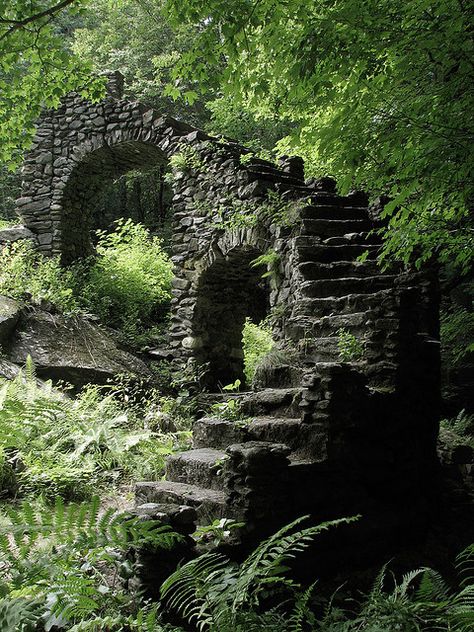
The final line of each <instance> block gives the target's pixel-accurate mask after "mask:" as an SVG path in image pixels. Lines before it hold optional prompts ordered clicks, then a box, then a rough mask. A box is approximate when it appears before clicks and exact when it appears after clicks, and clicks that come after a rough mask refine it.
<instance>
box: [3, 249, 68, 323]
mask: <svg viewBox="0 0 474 632" xmlns="http://www.w3.org/2000/svg"><path fill="white" fill-rule="evenodd" d="M74 284H75V278H74V274H73V273H72V271H70V270H65V269H63V268H62V267H61V265H60V262H59V258H58V257H51V258H45V257H44V256H43V255H41V253H39V252H38V250H36V249H35V248H34V246H33V244H31V243H30V242H29V241H27V240H20V241H17V242H14V243H13V244H11V245H9V246H5V247H4V248H3V249H2V250H1V251H0V294H5V295H7V296H10V297H12V298H15V299H18V300H21V301H28V302H32V303H34V304H37V305H39V304H41V303H42V302H47V303H50V304H52V305H54V306H55V307H56V308H57V309H58V310H60V311H63V312H67V313H74V312H76V311H77V310H78V309H79V302H78V300H77V298H76V297H75V296H74V293H73V289H72V288H73V286H74Z"/></svg>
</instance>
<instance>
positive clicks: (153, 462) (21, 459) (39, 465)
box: [0, 366, 189, 500]
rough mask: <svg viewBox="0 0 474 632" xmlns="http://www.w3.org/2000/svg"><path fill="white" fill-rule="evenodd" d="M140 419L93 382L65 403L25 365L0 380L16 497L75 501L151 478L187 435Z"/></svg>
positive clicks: (0, 425) (0, 426)
mask: <svg viewBox="0 0 474 632" xmlns="http://www.w3.org/2000/svg"><path fill="white" fill-rule="evenodd" d="M150 406H151V403H150ZM146 418H147V415H146V411H145V412H144V413H143V416H142V415H140V414H137V413H136V412H135V411H133V410H127V409H126V408H124V407H123V405H121V404H119V402H118V401H117V399H116V397H115V396H114V394H113V393H108V394H104V392H103V389H100V388H99V387H88V388H87V389H86V390H84V391H83V392H82V393H81V395H80V396H79V397H78V398H77V399H74V400H72V399H70V398H69V397H67V396H66V395H65V394H64V393H61V392H60V391H58V390H55V389H53V388H52V386H51V384H50V383H47V384H46V385H38V384H37V383H36V380H35V378H34V374H33V371H32V368H31V366H30V367H29V368H28V369H27V370H26V373H25V374H20V375H19V376H18V377H17V378H16V379H15V380H13V381H11V382H8V381H6V380H0V449H3V450H6V449H8V450H9V451H10V452H12V453H14V454H15V462H16V463H17V471H16V476H17V479H18V486H19V493H20V494H21V495H42V496H44V497H47V498H53V497H55V496H57V495H59V496H62V497H64V498H66V499H70V500H73V499H82V498H87V497H90V496H91V494H92V493H93V491H94V489H97V487H99V488H100V487H104V488H105V487H106V486H107V487H109V486H110V483H118V482H119V481H127V480H128V481H130V480H131V479H135V478H136V479H144V478H146V479H157V478H159V477H160V476H161V475H162V473H163V469H164V461H165V457H166V455H168V454H170V453H172V452H173V451H174V450H175V449H179V448H182V447H184V445H185V444H186V443H187V441H188V437H189V433H188V432H176V433H174V434H171V433H167V434H164V433H161V432H159V431H155V430H154V429H152V428H150V427H149V425H148V423H147V421H143V419H145V420H146Z"/></svg>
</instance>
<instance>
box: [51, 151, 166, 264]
mask: <svg viewBox="0 0 474 632" xmlns="http://www.w3.org/2000/svg"><path fill="white" fill-rule="evenodd" d="M165 162H166V157H165V155H164V153H163V152H162V151H160V150H159V149H158V148H157V147H156V145H154V144H152V143H149V142H148V143H145V142H143V141H140V140H137V141H124V142H118V143H116V144H113V145H108V144H106V145H102V146H100V147H99V148H98V149H95V150H93V151H91V152H90V153H88V154H86V156H85V157H84V159H83V160H82V161H81V162H80V163H79V164H78V165H77V166H76V167H75V168H74V169H73V170H72V171H71V173H70V175H69V178H68V180H67V184H66V187H65V189H64V191H63V195H62V198H61V200H60V204H59V205H60V207H61V217H60V222H59V228H58V232H59V233H60V236H61V242H60V248H61V259H62V261H63V262H65V263H69V262H71V261H73V260H75V259H77V258H80V257H84V256H87V255H88V254H91V252H92V245H91V240H90V232H91V227H92V219H93V218H92V211H93V208H94V205H95V201H96V198H97V196H98V194H99V193H100V191H101V190H102V189H103V188H104V187H105V186H106V184H107V183H108V182H109V181H110V180H111V179H112V178H117V177H119V176H121V175H123V174H125V173H127V172H128V171H130V170H132V169H134V170H140V171H144V170H148V169H151V168H153V167H154V166H156V165H160V164H164V163H165Z"/></svg>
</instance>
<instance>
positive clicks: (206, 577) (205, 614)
mask: <svg viewBox="0 0 474 632" xmlns="http://www.w3.org/2000/svg"><path fill="white" fill-rule="evenodd" d="M303 520H304V518H299V519H298V520H295V521H294V522H292V523H291V524H289V525H287V526H286V527H283V528H282V529H280V531H278V532H277V533H276V534H274V535H273V536H271V537H270V538H268V539H267V540H265V541H264V542H262V543H261V544H260V545H259V546H258V547H257V548H256V549H255V551H253V552H252V553H251V554H250V555H249V557H248V558H247V559H246V560H245V561H244V562H243V563H242V564H241V565H240V566H238V565H236V564H234V563H232V562H229V560H228V559H227V558H226V557H225V556H224V555H222V554H220V553H208V554H206V555H203V556H201V557H199V558H197V559H196V560H192V561H191V562H188V563H186V564H184V565H183V566H182V567H181V568H179V569H178V570H177V571H176V572H175V573H173V574H172V575H171V576H170V577H169V578H168V579H167V580H166V581H165V583H164V584H163V586H162V588H161V594H162V599H163V601H164V603H165V604H166V605H167V607H168V608H170V609H171V610H176V611H178V612H179V613H180V614H181V616H182V617H183V618H184V619H185V620H186V621H188V622H190V623H194V624H195V625H196V627H197V628H198V630H209V632H250V631H251V630H255V631H257V630H268V631H269V632H270V631H272V630H273V631H275V632H276V631H277V630H281V629H282V627H283V629H288V630H293V631H294V632H297V631H302V630H303V629H304V627H303V626H304V623H305V622H306V621H309V622H311V623H314V617H313V615H312V613H311V611H310V609H309V607H308V605H307V596H306V595H304V593H303V595H304V597H303V595H302V592H301V589H300V587H299V586H298V585H297V584H295V582H294V581H292V580H291V579H290V578H288V577H287V576H286V575H285V572H286V571H287V564H288V562H289V561H290V560H291V559H292V558H293V557H295V555H296V554H297V553H300V552H302V551H304V550H305V549H307V548H308V546H309V545H310V544H311V541H312V539H313V538H314V537H315V536H316V535H318V534H319V533H321V532H322V531H325V530H327V529H329V528H331V527H333V526H336V525H338V524H346V523H349V522H352V521H353V520H355V518H344V519H341V520H333V521H331V522H325V523H322V524H320V525H318V526H316V527H307V528H305V529H301V530H299V531H296V532H295V529H296V528H297V527H298V526H299V525H300V524H301V522H302V521H303ZM270 595H271V596H273V597H274V598H276V597H277V596H278V597H280V599H282V597H284V598H286V599H288V598H290V597H292V598H293V600H294V602H295V607H294V610H293V612H292V613H291V614H290V615H288V614H287V613H285V611H284V603H282V602H281V601H280V606H279V607H277V608H274V609H270V610H268V609H267V611H263V612H261V611H260V606H261V605H262V604H263V603H265V600H266V599H267V598H268V597H269V596H270ZM286 605H287V604H286Z"/></svg>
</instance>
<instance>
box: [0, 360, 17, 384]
mask: <svg viewBox="0 0 474 632" xmlns="http://www.w3.org/2000/svg"><path fill="white" fill-rule="evenodd" d="M19 372H20V367H19V366H17V365H16V364H13V362H10V361H9V360H6V359H5V358H1V357H0V378H2V377H3V378H5V379H7V380H14V379H15V378H16V377H17V375H18V373H19Z"/></svg>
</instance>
